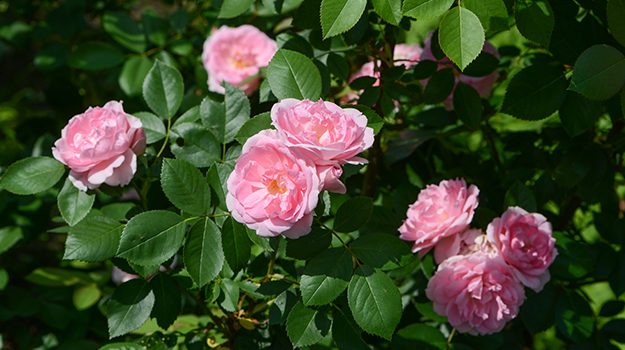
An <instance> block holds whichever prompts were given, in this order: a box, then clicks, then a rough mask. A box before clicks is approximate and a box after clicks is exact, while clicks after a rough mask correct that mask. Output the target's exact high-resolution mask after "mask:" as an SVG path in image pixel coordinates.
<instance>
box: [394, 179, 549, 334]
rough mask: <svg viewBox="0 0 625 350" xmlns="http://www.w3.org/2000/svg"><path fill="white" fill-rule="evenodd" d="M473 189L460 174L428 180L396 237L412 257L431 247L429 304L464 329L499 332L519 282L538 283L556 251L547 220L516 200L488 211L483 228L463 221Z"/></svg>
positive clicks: (471, 209) (521, 295)
mask: <svg viewBox="0 0 625 350" xmlns="http://www.w3.org/2000/svg"><path fill="white" fill-rule="evenodd" d="M478 194H479V190H478V188H477V187H476V186H475V185H471V186H469V187H467V184H466V182H465V181H464V179H456V180H444V181H441V183H440V184H439V185H429V186H427V187H426V188H425V189H424V190H423V191H421V192H420V193H419V197H418V199H417V201H416V202H415V203H414V204H412V205H410V207H409V209H408V212H407V216H408V218H407V219H406V220H405V221H404V224H403V225H402V226H401V227H400V228H399V232H400V233H401V235H400V238H401V239H404V240H407V241H413V242H414V245H413V247H412V251H413V252H415V253H416V252H418V253H419V257H420V258H422V257H423V256H424V255H425V254H427V252H428V251H430V250H432V249H434V259H435V261H436V263H437V264H439V265H438V269H437V271H436V272H435V273H434V276H432V278H431V279H430V281H429V282H428V286H427V289H426V291H425V293H426V295H427V297H428V298H429V299H430V300H432V301H433V302H434V311H436V313H438V314H439V315H441V316H446V317H447V318H448V319H449V323H450V324H451V325H452V326H453V327H455V328H456V329H457V330H458V331H460V332H465V333H469V334H472V335H478V334H491V333H496V332H499V331H501V330H502V329H503V327H504V326H505V324H506V322H508V321H509V320H511V319H513V318H515V317H516V316H517V314H518V312H519V308H520V307H521V304H523V301H524V300H525V291H524V286H525V287H529V288H532V289H533V290H535V291H536V292H538V291H540V290H542V288H543V287H544V285H545V284H546V283H547V282H548V281H549V278H550V275H549V270H548V268H549V266H550V265H551V263H552V262H553V260H554V259H555V257H556V255H557V254H558V251H557V250H556V248H555V239H554V238H553V237H552V234H551V233H552V232H551V223H549V222H548V221H547V219H546V218H545V217H544V216H543V215H541V214H538V213H528V212H527V211H525V210H523V209H521V208H519V207H510V208H508V209H507V210H506V211H505V212H504V213H503V215H502V216H501V217H500V218H496V219H494V220H493V221H492V222H491V223H490V224H489V225H488V227H487V229H486V233H484V232H482V231H481V230H479V229H471V228H469V225H470V224H471V220H472V219H473V215H474V213H475V209H476V208H477V206H478Z"/></svg>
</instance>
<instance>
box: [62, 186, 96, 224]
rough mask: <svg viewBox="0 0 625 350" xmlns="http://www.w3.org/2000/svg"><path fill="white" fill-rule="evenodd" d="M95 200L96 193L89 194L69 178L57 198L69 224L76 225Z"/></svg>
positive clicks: (64, 217) (64, 218)
mask: <svg viewBox="0 0 625 350" xmlns="http://www.w3.org/2000/svg"><path fill="white" fill-rule="evenodd" d="M94 201H95V195H93V194H87V193H86V192H83V191H81V190H79V189H77V188H76V186H74V184H73V183H72V182H71V181H70V180H69V178H67V179H66V180H65V183H64V184H63V188H62V189H61V192H59V196H58V198H57V203H58V206H59V211H60V212H61V216H63V220H65V222H67V224H68V225H70V226H74V225H76V224H77V223H78V222H79V221H80V220H82V219H83V218H84V217H85V216H87V213H89V210H91V206H93V202H94Z"/></svg>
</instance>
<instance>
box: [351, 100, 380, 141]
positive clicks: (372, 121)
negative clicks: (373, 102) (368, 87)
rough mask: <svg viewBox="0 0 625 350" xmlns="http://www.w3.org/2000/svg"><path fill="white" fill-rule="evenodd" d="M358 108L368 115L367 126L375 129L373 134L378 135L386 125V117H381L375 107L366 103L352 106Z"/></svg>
mask: <svg viewBox="0 0 625 350" xmlns="http://www.w3.org/2000/svg"><path fill="white" fill-rule="evenodd" d="M350 107H353V108H356V109H357V110H359V111H360V112H362V114H364V115H365V117H367V126H368V127H370V128H372V129H373V134H374V135H377V134H378V133H379V132H380V130H382V127H383V126H384V119H382V117H380V116H379V115H378V114H377V113H376V112H375V111H374V110H373V109H371V108H369V107H367V106H364V105H355V106H350Z"/></svg>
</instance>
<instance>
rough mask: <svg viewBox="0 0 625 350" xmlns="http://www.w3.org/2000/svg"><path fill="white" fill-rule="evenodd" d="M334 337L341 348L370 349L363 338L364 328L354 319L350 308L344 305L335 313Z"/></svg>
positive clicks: (333, 322)
mask: <svg viewBox="0 0 625 350" xmlns="http://www.w3.org/2000/svg"><path fill="white" fill-rule="evenodd" d="M333 316H334V320H333V321H332V337H333V338H334V343H335V344H336V346H337V347H338V348H339V349H350V350H369V349H370V348H369V346H368V345H367V343H365V341H364V340H362V336H361V334H362V330H361V329H360V327H358V325H357V324H356V321H354V317H352V313H351V312H350V311H349V308H347V307H344V308H342V309H340V310H337V311H335V312H334V313H333Z"/></svg>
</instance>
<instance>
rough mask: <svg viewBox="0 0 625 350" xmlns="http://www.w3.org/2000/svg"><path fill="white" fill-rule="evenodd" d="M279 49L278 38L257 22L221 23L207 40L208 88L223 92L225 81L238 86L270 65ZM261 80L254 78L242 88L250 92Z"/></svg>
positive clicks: (203, 58) (204, 56)
mask: <svg viewBox="0 0 625 350" xmlns="http://www.w3.org/2000/svg"><path fill="white" fill-rule="evenodd" d="M276 51H278V45H277V44H276V42H275V41H273V40H272V39H270V38H269V37H268V36H267V35H266V34H265V33H263V32H261V31H260V30H258V28H256V27H254V26H251V25H247V24H245V25H242V26H240V27H237V28H229V27H226V26H222V27H221V28H219V29H218V30H215V31H213V33H212V34H211V35H210V36H209V37H208V39H206V41H205V42H204V52H203V53H202V61H203V62H204V67H205V68H206V71H207V72H208V88H209V89H210V90H211V91H215V92H219V93H222V94H223V93H225V89H224V87H223V86H221V82H222V81H226V82H228V83H230V84H232V85H234V86H238V85H239V84H241V83H242V82H243V81H245V80H246V79H248V78H249V77H252V76H254V75H256V74H258V72H259V68H260V67H265V66H267V64H268V63H269V61H271V58H272V57H273V55H274V54H275V53H276ZM259 81H260V77H258V78H256V79H253V80H251V81H249V82H247V83H245V84H243V85H242V86H240V89H241V90H242V91H243V92H245V94H246V95H247V96H249V95H251V94H252V93H253V92H254V91H256V89H258V83H259Z"/></svg>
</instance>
